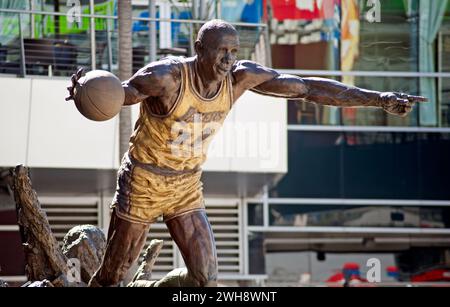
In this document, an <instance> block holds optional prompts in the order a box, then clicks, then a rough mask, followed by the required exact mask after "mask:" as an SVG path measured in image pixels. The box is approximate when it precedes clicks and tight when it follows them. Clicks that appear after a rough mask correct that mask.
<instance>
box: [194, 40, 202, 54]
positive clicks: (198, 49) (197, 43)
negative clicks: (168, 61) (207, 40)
mask: <svg viewBox="0 0 450 307" xmlns="http://www.w3.org/2000/svg"><path fill="white" fill-rule="evenodd" d="M194 49H195V53H196V54H197V55H200V56H201V55H203V45H202V43H201V42H200V41H199V40H196V41H195V43H194Z"/></svg>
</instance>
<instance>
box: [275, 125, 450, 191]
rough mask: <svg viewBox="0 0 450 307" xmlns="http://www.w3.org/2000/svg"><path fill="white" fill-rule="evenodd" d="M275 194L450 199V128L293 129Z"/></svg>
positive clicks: (289, 134) (289, 136) (289, 135)
mask: <svg viewBox="0 0 450 307" xmlns="http://www.w3.org/2000/svg"><path fill="white" fill-rule="evenodd" d="M288 140H289V148H288V151H289V156H288V165H289V170H288V173H287V174H286V175H285V176H284V177H283V178H282V180H280V182H279V183H278V185H277V186H276V187H275V188H273V189H272V190H271V194H270V195H271V197H294V198H295V197H302V198H308V197H317V198H339V197H343V198H375V199H435V200H442V199H450V189H449V188H448V187H449V183H450V160H449V159H448V157H450V134H449V133H420V134H417V133H405V132H345V133H344V132H323V131H289V133H288Z"/></svg>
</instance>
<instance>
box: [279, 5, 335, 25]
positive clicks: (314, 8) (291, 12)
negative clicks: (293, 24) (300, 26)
mask: <svg viewBox="0 0 450 307" xmlns="http://www.w3.org/2000/svg"><path fill="white" fill-rule="evenodd" d="M337 2H339V1H337V0H271V3H272V10H273V17H274V18H275V19H277V20H280V21H281V20H285V19H303V20H313V19H332V18H333V15H334V5H335V3H337Z"/></svg>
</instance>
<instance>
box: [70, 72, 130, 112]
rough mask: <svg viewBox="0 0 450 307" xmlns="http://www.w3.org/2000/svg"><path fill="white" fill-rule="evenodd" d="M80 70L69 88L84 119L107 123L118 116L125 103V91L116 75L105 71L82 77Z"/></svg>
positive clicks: (73, 76)
mask: <svg viewBox="0 0 450 307" xmlns="http://www.w3.org/2000/svg"><path fill="white" fill-rule="evenodd" d="M82 74H83V69H82V68H80V69H78V71H77V72H76V73H75V74H73V75H72V77H71V82H72V84H71V86H69V87H68V88H67V90H68V91H69V96H68V97H66V101H67V100H71V99H73V100H74V101H75V105H76V107H77V109H78V111H80V113H81V114H83V116H84V117H86V118H88V119H90V120H94V121H105V120H108V119H111V118H113V117H114V116H116V115H117V114H118V113H119V112H120V109H121V108H122V106H123V103H124V101H125V91H124V89H123V87H122V84H121V82H120V80H119V78H117V77H116V76H115V75H114V74H112V73H110V72H108V71H105V70H93V71H90V72H88V73H87V74H86V75H85V76H84V77H82Z"/></svg>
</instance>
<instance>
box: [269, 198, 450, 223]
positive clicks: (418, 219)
mask: <svg viewBox="0 0 450 307" xmlns="http://www.w3.org/2000/svg"><path fill="white" fill-rule="evenodd" d="M269 225H270V226H297V227H309V226H312V227H314V226H316V227H408V228H410V227H412V228H427V229H428V228H450V207H411V206H408V207H402V206H389V205H388V204H386V206H363V205H360V206H353V205H352V206H341V205H278V204H276V205H275V204H273V205H269Z"/></svg>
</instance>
